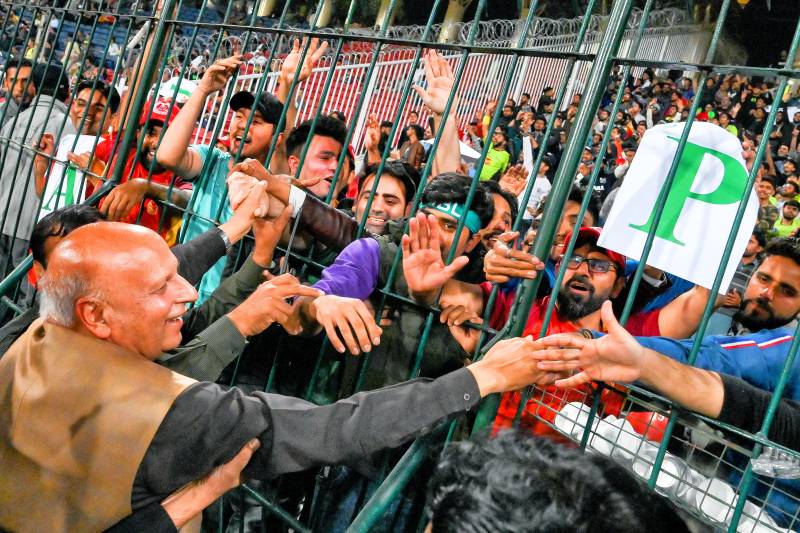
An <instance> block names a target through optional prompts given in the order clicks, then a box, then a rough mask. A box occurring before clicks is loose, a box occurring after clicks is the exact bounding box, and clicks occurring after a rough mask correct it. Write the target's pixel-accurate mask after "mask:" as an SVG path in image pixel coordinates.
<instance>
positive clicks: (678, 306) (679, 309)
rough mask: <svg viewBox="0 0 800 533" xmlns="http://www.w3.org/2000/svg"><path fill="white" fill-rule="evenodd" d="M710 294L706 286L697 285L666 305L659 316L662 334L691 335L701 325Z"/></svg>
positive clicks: (667, 335)
mask: <svg viewBox="0 0 800 533" xmlns="http://www.w3.org/2000/svg"><path fill="white" fill-rule="evenodd" d="M710 294H711V291H709V290H708V289H706V288H705V287H701V286H699V285H695V286H694V287H693V288H692V289H691V290H688V291H686V292H684V293H683V294H681V295H680V296H678V297H677V298H675V299H674V300H672V301H671V302H670V303H668V304H667V305H665V306H664V308H662V309H661V313H660V314H659V316H658V328H659V330H660V334H661V335H662V336H664V337H672V338H673V339H688V338H689V337H691V336H692V335H693V334H694V332H695V331H697V327H698V326H699V325H700V320H701V319H702V318H703V311H705V308H706V303H707V302H708V298H709V295H710Z"/></svg>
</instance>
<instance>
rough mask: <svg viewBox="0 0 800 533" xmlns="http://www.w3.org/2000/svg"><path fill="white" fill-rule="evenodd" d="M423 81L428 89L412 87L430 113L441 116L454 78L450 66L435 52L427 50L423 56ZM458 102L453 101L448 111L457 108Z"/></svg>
mask: <svg viewBox="0 0 800 533" xmlns="http://www.w3.org/2000/svg"><path fill="white" fill-rule="evenodd" d="M425 79H426V80H427V81H428V88H427V89H423V88H422V87H420V86H419V85H414V90H415V91H417V94H418V95H419V97H420V98H421V99H422V102H423V103H424V104H425V105H426V106H428V108H429V109H430V110H431V112H433V113H435V114H437V115H442V114H444V109H445V107H446V106H447V99H448V98H449V97H450V93H451V92H452V91H453V85H454V84H455V76H454V75H453V69H452V68H450V64H449V63H448V62H447V60H445V59H444V58H443V57H442V56H440V55H439V53H438V52H437V51H436V50H428V53H427V54H425ZM457 105H458V101H457V99H456V98H454V99H453V104H452V105H451V106H450V110H451V111H454V110H455V109H456V108H457Z"/></svg>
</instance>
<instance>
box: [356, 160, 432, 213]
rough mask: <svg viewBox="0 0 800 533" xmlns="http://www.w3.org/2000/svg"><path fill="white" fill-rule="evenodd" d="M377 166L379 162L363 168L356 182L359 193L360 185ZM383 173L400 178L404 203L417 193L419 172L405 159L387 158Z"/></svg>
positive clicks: (375, 171)
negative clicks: (403, 190) (403, 191)
mask: <svg viewBox="0 0 800 533" xmlns="http://www.w3.org/2000/svg"><path fill="white" fill-rule="evenodd" d="M379 166H380V164H379V163H371V164H370V165H368V166H367V168H366V169H364V173H363V175H362V177H361V179H359V183H358V193H359V195H360V194H361V187H363V186H364V183H366V182H367V178H368V177H369V176H372V175H373V174H377V173H378V167H379ZM384 175H389V176H392V177H394V178H397V179H398V180H400V182H401V183H402V184H403V189H405V195H406V203H408V202H410V201H411V200H413V199H414V195H415V194H416V193H417V187H419V180H420V178H419V172H417V169H416V168H414V167H413V166H412V165H409V164H408V163H406V162H405V161H399V160H396V159H388V160H386V162H385V163H384V165H383V171H382V172H381V177H383V176H384Z"/></svg>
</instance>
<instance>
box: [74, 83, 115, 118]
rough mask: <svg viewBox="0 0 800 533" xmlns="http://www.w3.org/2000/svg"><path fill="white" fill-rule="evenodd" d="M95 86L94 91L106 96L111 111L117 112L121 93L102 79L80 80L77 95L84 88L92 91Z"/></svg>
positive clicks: (76, 95) (76, 90)
mask: <svg viewBox="0 0 800 533" xmlns="http://www.w3.org/2000/svg"><path fill="white" fill-rule="evenodd" d="M93 87H94V92H96V93H100V94H102V95H103V96H105V97H106V100H107V101H108V109H109V110H110V111H111V113H116V112H117V109H119V102H120V98H119V93H118V92H117V90H116V89H115V88H114V87H112V86H110V85H108V84H106V83H104V82H102V81H100V80H83V81H82V82H80V83H79V84H78V86H77V87H76V88H75V97H76V98H77V97H78V95H79V94H80V93H81V91H83V90H86V89H89V91H91V90H92V88H93Z"/></svg>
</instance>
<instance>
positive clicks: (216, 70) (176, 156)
mask: <svg viewBox="0 0 800 533" xmlns="http://www.w3.org/2000/svg"><path fill="white" fill-rule="evenodd" d="M241 64H242V60H241V56H232V57H229V58H226V59H219V60H217V61H215V62H214V64H213V65H211V66H210V67H208V70H206V72H205V74H203V78H202V79H201V80H200V83H199V84H198V86H197V90H196V91H195V92H193V93H192V96H190V97H189V100H188V101H187V102H186V104H184V106H183V107H182V108H181V110H180V112H179V113H178V115H177V116H176V117H175V119H174V120H173V121H172V122H171V123H170V125H169V127H168V128H167V131H165V132H164V137H163V138H162V139H161V144H159V145H158V151H157V152H156V159H157V160H158V162H159V163H161V164H162V165H163V166H164V167H165V168H166V169H168V170H171V171H173V172H174V173H175V174H178V175H179V176H181V177H183V178H186V179H189V180H190V179H193V178H195V177H197V176H198V175H199V174H200V171H201V170H202V169H203V161H202V159H201V158H200V155H198V154H197V153H196V152H195V151H194V150H192V149H190V148H189V144H190V142H191V139H192V133H193V132H194V127H195V123H196V122H197V119H198V118H200V114H201V113H202V112H203V106H204V105H205V103H206V99H207V98H208V96H209V95H210V94H212V93H215V92H217V91H221V90H223V89H224V88H225V85H226V84H227V83H228V80H229V79H230V77H231V76H232V75H233V73H234V72H235V71H236V70H238V69H239V65H241Z"/></svg>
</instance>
